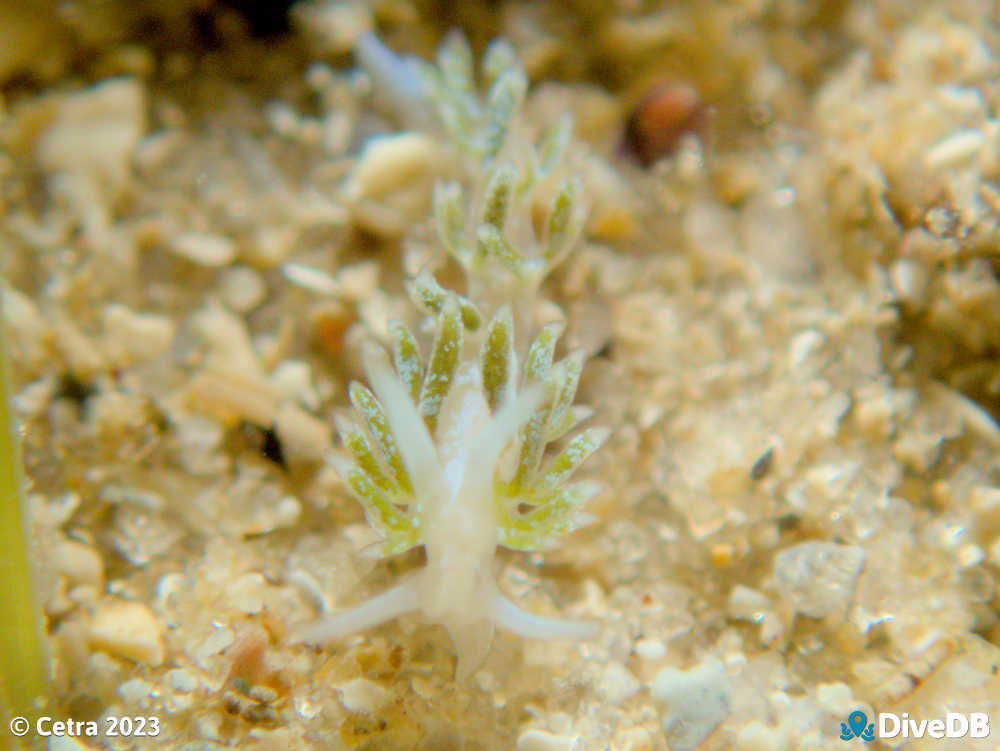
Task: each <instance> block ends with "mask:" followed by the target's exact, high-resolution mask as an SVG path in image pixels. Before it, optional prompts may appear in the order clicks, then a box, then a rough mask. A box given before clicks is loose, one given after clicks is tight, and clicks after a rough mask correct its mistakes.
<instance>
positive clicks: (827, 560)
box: [774, 542, 865, 618]
mask: <svg viewBox="0 0 1000 751" xmlns="http://www.w3.org/2000/svg"><path fill="white" fill-rule="evenodd" d="M864 562H865V551H864V549H863V548H859V547H855V546H851V545H838V544H836V543H833V542H804V543H802V544H800V545H795V546H793V547H791V548H787V549H786V550H783V551H781V552H780V553H778V555H777V557H776V558H775V561H774V574H775V578H776V580H777V583H778V587H779V589H780V590H781V594H782V596H783V597H784V598H785V599H786V600H787V601H788V602H789V604H790V605H791V606H792V607H793V608H794V609H795V611H796V612H799V613H802V614H803V615H807V616H809V617H811V618H824V617H826V616H830V615H838V614H839V615H843V614H844V613H845V612H846V611H847V608H848V606H849V605H850V603H851V600H852V599H853V598H854V585H855V583H856V582H857V579H858V576H860V574H861V568H862V566H864Z"/></svg>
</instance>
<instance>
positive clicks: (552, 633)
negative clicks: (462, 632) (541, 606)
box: [491, 592, 600, 641]
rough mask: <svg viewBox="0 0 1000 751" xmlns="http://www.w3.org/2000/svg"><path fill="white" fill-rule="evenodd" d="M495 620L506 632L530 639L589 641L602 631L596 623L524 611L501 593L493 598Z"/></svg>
mask: <svg viewBox="0 0 1000 751" xmlns="http://www.w3.org/2000/svg"><path fill="white" fill-rule="evenodd" d="M491 609H492V614H493V621H494V622H495V623H496V625H497V626H498V627H499V628H502V629H503V630H504V631H510V632H511V633H513V634H517V635H518V636H523V637H525V638H526V639H567V640H570V641H586V640H587V639H593V638H594V637H595V636H597V634H598V633H599V632H600V628H599V627H598V625H597V624H596V623H587V622H585V621H567V620H563V619H561V618H549V617H547V616H544V615H535V614H534V613H529V612H528V611H526V610H522V609H521V608H519V607H518V606H517V605H515V604H514V603H513V602H511V601H510V600H508V599H507V598H506V597H504V596H503V595H502V594H500V593H499V592H498V593H496V594H495V595H494V597H493V602H492V608H491Z"/></svg>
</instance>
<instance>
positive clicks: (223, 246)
mask: <svg viewBox="0 0 1000 751" xmlns="http://www.w3.org/2000/svg"><path fill="white" fill-rule="evenodd" d="M170 249H171V250H173V251H174V253H176V254H177V255H179V256H181V257H183V258H186V259H187V260H189V261H191V262H193V263H196V264H198V265H199V266H209V267H219V266H226V265H228V264H230V263H232V262H233V259H234V258H236V245H235V243H233V241H232V240H230V239H229V238H228V237H223V236H222V235H213V234H209V233H207V232H182V233H180V234H179V235H177V236H176V237H174V238H173V239H172V240H171V243H170Z"/></svg>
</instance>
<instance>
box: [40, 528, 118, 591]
mask: <svg viewBox="0 0 1000 751" xmlns="http://www.w3.org/2000/svg"><path fill="white" fill-rule="evenodd" d="M46 556H47V560H48V563H49V565H50V566H51V567H52V570H53V571H55V572H56V573H58V574H61V575H62V576H65V577H66V578H67V579H69V580H70V581H71V582H72V583H74V584H89V585H90V586H93V587H95V588H97V589H101V588H102V587H103V586H104V563H103V561H102V560H101V556H100V554H98V552H97V551H96V550H94V549H93V548H92V547H90V546H89V545H84V544H83V543H79V542H76V541H75V540H59V541H58V542H56V543H55V544H54V545H52V546H51V547H49V548H48V550H47V553H46Z"/></svg>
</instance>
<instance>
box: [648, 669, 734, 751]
mask: <svg viewBox="0 0 1000 751" xmlns="http://www.w3.org/2000/svg"><path fill="white" fill-rule="evenodd" d="M649 689H650V692H651V693H652V695H653V699H655V700H656V701H657V702H660V703H661V704H662V705H663V710H662V721H663V734H664V736H666V738H667V742H668V743H669V744H670V749H671V751H692V750H693V749H695V748H697V747H698V745H699V744H701V742H702V741H704V740H705V739H706V738H707V737H708V736H709V734H710V733H711V732H712V731H713V730H715V728H717V727H718V726H719V725H720V724H722V721H723V720H725V719H726V717H728V716H729V711H730V705H731V699H730V687H729V679H728V678H727V677H726V672H725V668H724V667H723V665H722V663H721V662H719V661H718V660H716V659H708V660H706V661H705V662H703V663H701V664H700V665H696V666H695V667H693V668H691V669H690V670H678V669H677V668H669V667H668V668H663V669H662V670H661V671H660V672H659V673H657V674H656V677H655V678H654V679H653V682H652V684H650V687H649Z"/></svg>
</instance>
